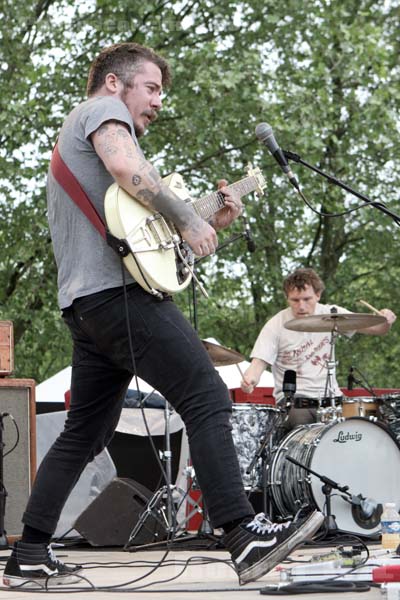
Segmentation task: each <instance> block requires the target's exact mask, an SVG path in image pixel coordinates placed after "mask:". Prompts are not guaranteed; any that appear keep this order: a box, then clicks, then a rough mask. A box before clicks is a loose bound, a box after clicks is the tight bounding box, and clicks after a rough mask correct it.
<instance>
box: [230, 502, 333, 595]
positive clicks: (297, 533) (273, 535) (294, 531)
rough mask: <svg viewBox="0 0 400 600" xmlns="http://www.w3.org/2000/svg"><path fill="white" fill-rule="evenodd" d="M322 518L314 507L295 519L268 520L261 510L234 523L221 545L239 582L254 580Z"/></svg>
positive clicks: (299, 541)
mask: <svg viewBox="0 0 400 600" xmlns="http://www.w3.org/2000/svg"><path fill="white" fill-rule="evenodd" d="M323 521H324V515H323V514H322V513H320V512H318V511H314V512H313V513H311V514H310V515H308V516H307V517H306V518H305V519H300V520H298V521H296V522H293V521H287V522H286V523H272V521H270V520H269V519H267V517H266V516H265V515H264V513H260V514H258V515H256V516H255V517H254V518H253V520H252V521H250V522H244V523H241V524H240V525H238V526H237V527H235V529H233V530H232V531H230V532H229V533H228V534H227V535H226V536H225V540H224V541H225V546H226V547H227V549H228V550H229V552H230V553H231V555H232V561H233V564H234V566H235V568H236V571H237V574H238V576H239V583H240V584H241V585H243V584H245V583H249V582H250V581H255V580H256V579H258V578H259V577H262V576H263V575H265V574H266V573H268V571H270V570H271V569H273V568H274V567H275V566H276V565H278V564H279V563H280V562H282V560H284V559H285V558H286V557H287V556H288V555H289V554H290V553H291V552H293V550H294V549H295V548H297V547H298V546H300V545H301V544H302V543H303V542H305V541H306V540H308V539H309V538H311V537H312V536H313V535H314V533H315V532H316V531H317V530H318V529H319V528H320V526H321V525H322V523H323Z"/></svg>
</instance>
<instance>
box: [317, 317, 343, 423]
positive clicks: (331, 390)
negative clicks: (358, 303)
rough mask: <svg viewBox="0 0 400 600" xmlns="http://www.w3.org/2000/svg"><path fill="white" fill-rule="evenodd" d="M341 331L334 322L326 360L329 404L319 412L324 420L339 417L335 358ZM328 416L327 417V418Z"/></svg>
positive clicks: (326, 387)
mask: <svg viewBox="0 0 400 600" xmlns="http://www.w3.org/2000/svg"><path fill="white" fill-rule="evenodd" d="M331 313H333V314H334V313H337V309H336V308H335V307H332V308H331ZM338 335H339V332H338V329H337V325H336V323H334V324H333V327H332V331H331V339H330V351H329V358H328V360H327V361H325V365H326V370H327V375H326V383H325V392H324V397H325V398H328V399H329V406H328V408H327V409H325V408H322V407H321V406H320V409H319V412H320V414H321V415H322V417H323V419H322V420H323V421H325V420H331V419H336V418H337V413H338V409H337V406H336V404H335V396H336V394H335V385H334V381H335V372H336V359H335V345H336V340H337V338H338ZM325 417H326V419H325Z"/></svg>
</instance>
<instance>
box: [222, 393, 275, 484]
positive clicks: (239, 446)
mask: <svg viewBox="0 0 400 600" xmlns="http://www.w3.org/2000/svg"><path fill="white" fill-rule="evenodd" d="M231 422H232V437H233V443H234V444H235V448H236V453H237V455H238V460H239V467H240V472H241V474H242V480H243V485H244V487H245V488H246V489H255V488H260V487H261V485H262V461H261V459H258V460H257V462H256V464H255V465H254V467H253V469H252V470H251V472H250V473H247V471H248V469H249V466H250V464H251V462H252V460H253V458H254V457H255V455H256V454H257V451H258V449H259V448H260V446H261V443H262V442H263V440H264V439H265V438H266V437H267V438H268V443H267V446H266V453H267V455H268V453H269V452H270V450H271V449H272V447H273V446H274V444H275V443H277V435H278V430H279V426H280V425H281V422H282V412H281V411H280V410H279V409H278V408H274V407H272V406H268V405H265V404H250V403H243V404H242V403H240V404H234V405H233V406H232V420H231ZM267 461H268V458H267Z"/></svg>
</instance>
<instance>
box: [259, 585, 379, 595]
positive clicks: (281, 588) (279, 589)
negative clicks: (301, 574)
mask: <svg viewBox="0 0 400 600" xmlns="http://www.w3.org/2000/svg"><path fill="white" fill-rule="evenodd" d="M370 589H371V586H370V585H369V584H367V583H364V582H362V581H332V582H326V583H325V582H323V581H318V582H317V581H302V582H299V583H289V584H287V585H278V586H266V587H264V588H262V589H261V590H260V594H262V595H263V596H289V595H292V594H293V595H294V594H337V593H338V592H341V593H343V592H369V591H370Z"/></svg>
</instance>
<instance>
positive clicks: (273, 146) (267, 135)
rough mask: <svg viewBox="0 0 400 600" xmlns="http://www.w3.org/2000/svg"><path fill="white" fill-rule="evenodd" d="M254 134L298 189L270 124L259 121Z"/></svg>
mask: <svg viewBox="0 0 400 600" xmlns="http://www.w3.org/2000/svg"><path fill="white" fill-rule="evenodd" d="M256 136H257V138H258V140H259V141H260V142H261V143H262V144H264V146H266V147H267V148H268V150H269V151H270V152H271V154H272V156H273V157H274V158H275V160H276V162H277V163H278V165H279V166H280V167H281V169H282V171H283V172H284V173H285V175H287V177H288V179H289V181H290V183H291V184H292V185H293V186H294V187H295V188H296V189H297V190H299V189H300V188H299V183H298V181H297V179H296V177H295V176H294V174H293V172H292V170H291V168H290V166H289V163H288V161H287V158H286V156H285V155H284V153H283V152H282V149H281V148H280V147H279V146H278V143H277V141H276V139H275V136H274V132H273V131H272V127H271V125H268V123H259V124H258V125H257V127H256Z"/></svg>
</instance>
